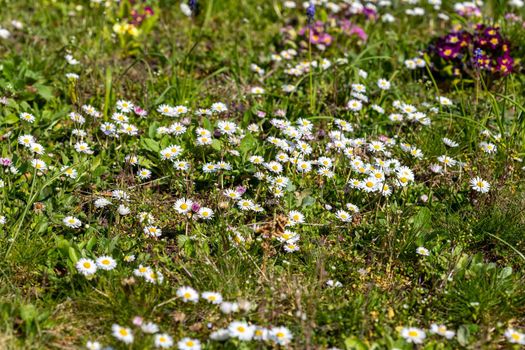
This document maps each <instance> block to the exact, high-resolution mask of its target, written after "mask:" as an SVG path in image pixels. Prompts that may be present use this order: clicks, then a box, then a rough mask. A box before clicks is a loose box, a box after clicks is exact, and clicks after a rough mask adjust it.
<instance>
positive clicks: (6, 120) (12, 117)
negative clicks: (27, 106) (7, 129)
mask: <svg viewBox="0 0 525 350" xmlns="http://www.w3.org/2000/svg"><path fill="white" fill-rule="evenodd" d="M18 120H19V119H18V117H17V116H16V115H14V114H10V115H8V116H7V117H5V118H4V120H3V123H4V124H16V123H18Z"/></svg>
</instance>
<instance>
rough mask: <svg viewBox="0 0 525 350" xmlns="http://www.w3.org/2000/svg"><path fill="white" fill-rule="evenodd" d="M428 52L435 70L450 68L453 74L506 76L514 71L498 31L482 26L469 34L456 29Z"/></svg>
mask: <svg viewBox="0 0 525 350" xmlns="http://www.w3.org/2000/svg"><path fill="white" fill-rule="evenodd" d="M428 53H429V56H430V57H431V59H432V61H433V68H434V69H435V70H438V71H440V70H444V69H445V68H447V67H450V66H452V68H453V69H452V72H453V73H454V75H461V74H462V73H467V74H469V73H471V72H473V71H479V70H483V71H488V72H490V73H492V74H495V75H499V76H506V75H508V74H510V73H512V71H513V69H514V59H513V58H512V56H511V52H510V43H509V42H508V41H507V40H505V39H504V38H503V37H502V35H501V33H500V30H499V28H496V27H489V26H485V25H483V24H478V25H476V27H475V30H474V31H473V32H472V33H471V32H468V31H466V30H460V31H454V32H451V33H449V34H447V35H445V36H442V37H440V38H438V39H437V40H436V41H435V42H434V43H433V44H431V45H430V46H429V49H428ZM437 58H439V59H437Z"/></svg>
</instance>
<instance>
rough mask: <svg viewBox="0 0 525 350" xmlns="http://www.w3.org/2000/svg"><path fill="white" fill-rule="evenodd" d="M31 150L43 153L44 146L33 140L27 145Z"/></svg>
mask: <svg viewBox="0 0 525 350" xmlns="http://www.w3.org/2000/svg"><path fill="white" fill-rule="evenodd" d="M29 149H30V150H31V152H33V153H36V154H44V146H42V145H41V144H39V143H36V142H33V143H31V144H30V145H29Z"/></svg>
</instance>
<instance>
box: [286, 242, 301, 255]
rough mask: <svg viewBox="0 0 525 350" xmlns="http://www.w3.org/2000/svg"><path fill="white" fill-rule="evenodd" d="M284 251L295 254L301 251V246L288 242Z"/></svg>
mask: <svg viewBox="0 0 525 350" xmlns="http://www.w3.org/2000/svg"><path fill="white" fill-rule="evenodd" d="M283 249H284V251H285V252H287V253H293V252H296V251H298V250H299V246H298V245H297V244H295V243H294V242H287V243H286V244H285V245H284V247H283Z"/></svg>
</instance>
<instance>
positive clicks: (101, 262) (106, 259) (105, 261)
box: [97, 256, 117, 271]
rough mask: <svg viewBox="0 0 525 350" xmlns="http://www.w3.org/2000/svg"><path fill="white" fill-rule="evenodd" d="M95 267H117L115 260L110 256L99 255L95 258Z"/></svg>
mask: <svg viewBox="0 0 525 350" xmlns="http://www.w3.org/2000/svg"><path fill="white" fill-rule="evenodd" d="M97 267H98V268H99V269H101V270H106V271H109V270H113V269H114V268H115V267H117V262H116V261H115V259H113V258H112V257H110V256H101V257H99V258H97Z"/></svg>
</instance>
